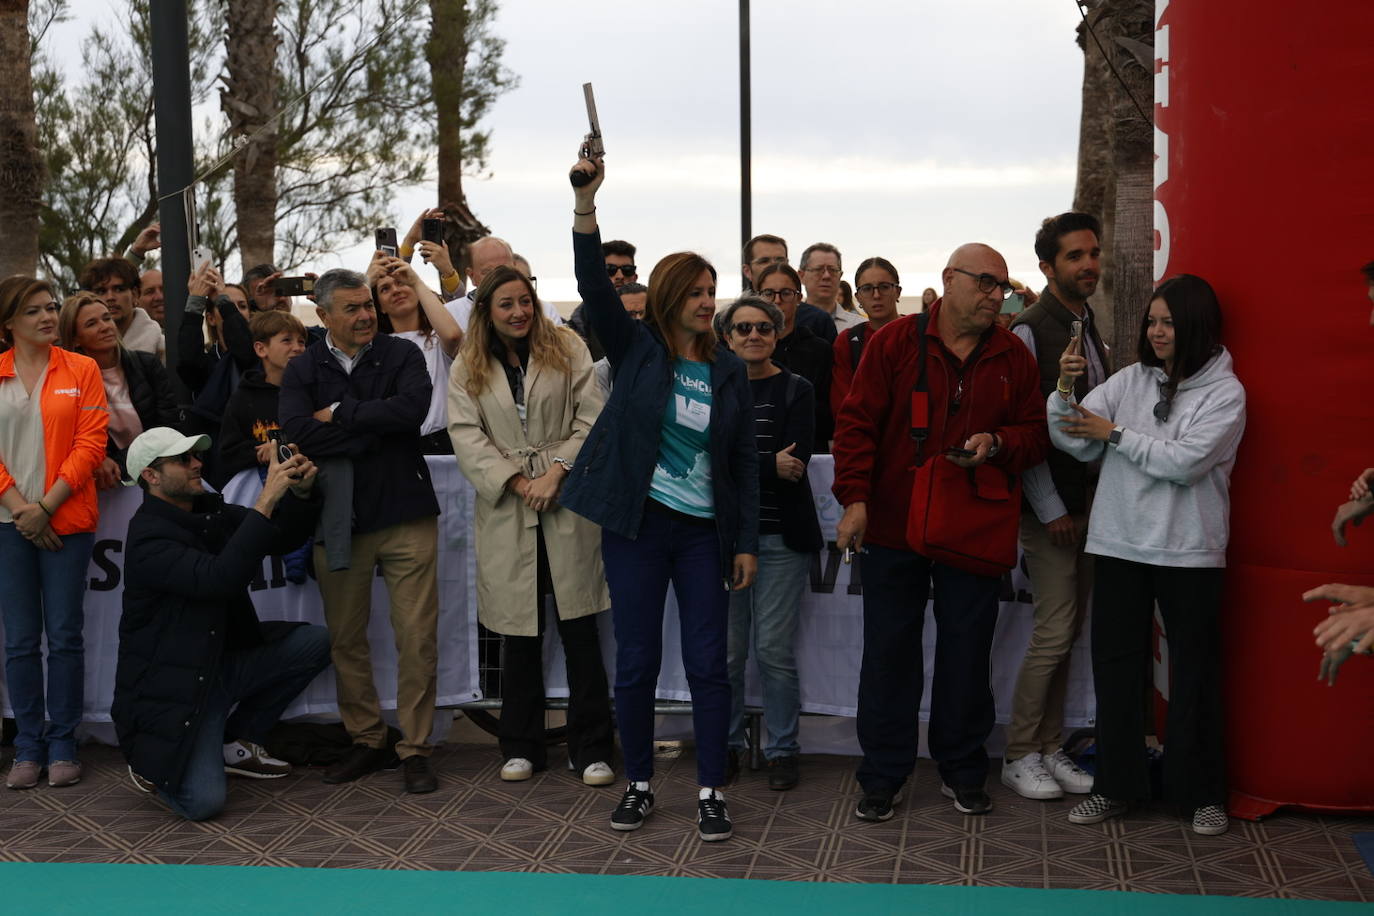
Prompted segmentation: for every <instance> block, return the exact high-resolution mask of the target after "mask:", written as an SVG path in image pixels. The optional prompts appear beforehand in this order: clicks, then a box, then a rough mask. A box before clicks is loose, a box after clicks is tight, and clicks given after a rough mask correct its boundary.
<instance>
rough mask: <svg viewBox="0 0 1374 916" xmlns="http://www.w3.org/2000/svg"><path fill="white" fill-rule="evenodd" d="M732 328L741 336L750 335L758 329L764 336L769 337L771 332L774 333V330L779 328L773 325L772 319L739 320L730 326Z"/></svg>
mask: <svg viewBox="0 0 1374 916" xmlns="http://www.w3.org/2000/svg"><path fill="white" fill-rule="evenodd" d="M730 330H732V331H734V332H735V333H736V334H738V335H740V336H741V337H748V336H749V335H750V334H752V333H754V332H755V331H758V332H759V333H760V334H762V335H763V336H764V337H767V336H768V335H769V334H772V333H773V332H774V331H776V330H777V328H776V327H775V326H774V325H773V322H771V321H737V322H735V323H734V324H733V325H731V326H730Z"/></svg>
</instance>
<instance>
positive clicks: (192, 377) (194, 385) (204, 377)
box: [177, 296, 258, 415]
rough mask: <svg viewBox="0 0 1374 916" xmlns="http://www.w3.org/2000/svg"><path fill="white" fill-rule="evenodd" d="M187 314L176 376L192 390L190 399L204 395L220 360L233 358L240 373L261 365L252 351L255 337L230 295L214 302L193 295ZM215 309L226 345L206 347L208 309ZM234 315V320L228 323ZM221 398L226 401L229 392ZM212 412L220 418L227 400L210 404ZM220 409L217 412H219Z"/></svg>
mask: <svg viewBox="0 0 1374 916" xmlns="http://www.w3.org/2000/svg"><path fill="white" fill-rule="evenodd" d="M186 304H187V309H186V313H185V314H184V315H182V319H181V327H180V328H178V329H177V375H179V376H181V380H182V382H184V383H185V385H186V387H187V388H188V389H190V391H191V399H192V400H198V399H199V398H200V395H201V392H202V391H203V390H204V389H205V388H206V386H207V385H209V383H210V380H211V376H212V375H213V374H214V372H215V367H216V366H218V365H219V363H220V360H222V359H224V358H225V357H231V358H232V359H233V361H234V364H235V365H237V366H238V370H239V372H247V371H248V370H249V369H251V368H253V367H254V366H256V365H258V357H257V354H256V353H254V352H253V338H252V335H250V334H249V333H248V322H246V321H244V320H243V316H242V315H241V314H239V310H238V306H236V305H234V302H233V300H232V299H230V298H229V297H228V296H220V297H219V299H217V300H216V301H214V302H211V301H210V300H209V299H207V298H206V297H204V296H190V297H188V298H187V301H186ZM208 308H214V309H217V310H218V311H219V315H220V322H221V324H222V326H223V328H224V345H225V347H226V348H227V349H224V350H221V349H220V348H219V346H218V345H212V346H210V347H208V348H207V347H206V345H205V331H204V328H205V321H204V315H205V310H206V309H208ZM231 314H232V315H233V317H234V319H236V320H234V321H230V320H229V316H230V315H231ZM193 315H194V316H195V317H194V318H193V317H192V316H193ZM221 397H223V398H224V399H226V400H227V398H228V392H227V391H226V392H224V393H223V394H222V395H221ZM208 407H209V412H212V413H214V414H216V415H218V413H219V411H220V410H223V408H224V400H219V401H218V403H217V404H211V405H208ZM216 408H218V409H216Z"/></svg>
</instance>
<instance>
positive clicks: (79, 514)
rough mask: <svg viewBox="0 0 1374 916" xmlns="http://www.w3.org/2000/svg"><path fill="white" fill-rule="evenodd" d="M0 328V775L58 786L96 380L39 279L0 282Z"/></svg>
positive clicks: (89, 528)
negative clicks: (4, 753)
mask: <svg viewBox="0 0 1374 916" xmlns="http://www.w3.org/2000/svg"><path fill="white" fill-rule="evenodd" d="M101 308H102V309H103V308H104V306H103V305H102V306H101ZM106 314H107V315H108V314H109V313H108V310H107V311H106ZM0 338H3V339H4V341H5V343H7V344H9V345H10V349H8V350H6V351H5V352H4V353H0V583H3V588H4V600H3V601H0V614H3V617H2V618H0V619H3V622H4V629H5V684H6V687H7V688H8V690H9V700H10V705H11V706H12V707H13V708H14V719H15V724H16V725H17V726H18V729H19V733H18V736H17V737H16V738H15V742H14V743H15V755H14V765H13V766H12V767H11V768H10V772H9V776H8V777H7V778H6V780H5V785H7V786H9V788H11V789H31V788H33V787H34V786H36V785H38V778H39V776H40V775H41V774H42V772H43V770H44V768H46V769H47V771H48V785H50V786H69V785H72V784H73V783H75V782H78V781H79V780H80V779H81V764H80V762H79V761H78V760H77V756H76V726H77V725H78V724H80V722H81V706H82V696H83V693H84V684H85V674H86V672H85V647H84V646H83V644H82V635H81V631H82V626H83V623H84V614H83V613H82V607H81V602H82V597H83V595H84V594H85V591H86V567H87V566H88V565H89V564H90V562H91V547H92V545H93V543H94V541H95V527H96V521H97V519H98V517H99V512H100V508H99V505H98V504H97V502H96V495H95V484H94V483H93V481H92V479H91V474H92V472H93V471H94V470H95V468H96V466H97V465H98V464H100V461H101V459H102V458H103V457H104V456H105V423H106V420H107V419H108V414H107V413H106V412H105V390H104V388H103V387H102V386H101V384H100V370H99V368H97V367H96V364H95V363H94V362H92V361H91V360H89V359H87V358H86V357H84V356H78V355H77V354H75V353H69V352H67V351H66V350H62V349H59V348H58V347H56V346H54V344H56V343H57V340H58V305H57V300H56V299H54V298H53V292H52V287H51V286H49V285H48V284H47V283H44V282H43V281H41V280H35V279H33V278H32V277H10V278H8V279H6V280H4V281H3V282H0ZM153 358H154V359H156V357H153ZM45 636H46V638H47V643H48V658H47V669H48V671H47V689H46V690H45V689H44V682H43V654H42V648H41V647H42V641H43V639H44V637H45ZM45 710H46V714H47V715H46V717H47V719H48V720H49V722H48V724H47V725H46V727H45V725H44V719H45V715H44V712H45Z"/></svg>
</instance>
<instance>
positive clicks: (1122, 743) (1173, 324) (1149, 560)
mask: <svg viewBox="0 0 1374 916" xmlns="http://www.w3.org/2000/svg"><path fill="white" fill-rule="evenodd" d="M1137 348H1138V356H1139V362H1137V363H1136V364H1135V365H1133V366H1130V367H1128V368H1126V369H1123V370H1121V371H1120V372H1118V373H1116V374H1115V375H1113V376H1112V377H1111V378H1109V379H1107V381H1106V382H1105V383H1103V384H1101V385H1099V386H1098V387H1096V388H1094V389H1093V390H1092V392H1091V393H1089V394H1088V396H1087V397H1086V398H1084V399H1083V403H1082V404H1078V403H1077V402H1076V400H1075V397H1074V394H1073V387H1074V382H1075V380H1077V378H1078V377H1079V376H1080V375H1082V374H1083V373H1084V371H1086V368H1087V360H1086V359H1085V358H1084V357H1083V356H1082V354H1081V353H1080V342H1079V340H1078V338H1074V339H1073V340H1071V341H1070V342H1069V346H1068V349H1066V350H1065V351H1064V355H1063V356H1061V357H1060V360H1059V367H1060V375H1059V385H1058V391H1057V392H1051V393H1050V395H1049V402H1048V411H1049V424H1050V438H1051V439H1052V440H1053V442H1054V444H1055V446H1057V447H1058V448H1060V449H1062V450H1064V451H1065V452H1068V453H1069V454H1070V455H1073V456H1074V457H1076V458H1078V459H1079V460H1081V461H1094V460H1096V459H1098V458H1101V459H1102V473H1101V477H1100V479H1099V481H1098V484H1097V496H1096V500H1095V501H1094V503H1093V507H1092V513H1091V516H1090V517H1089V521H1088V541H1087V548H1086V549H1087V552H1088V553H1090V554H1094V555H1095V556H1096V560H1095V564H1096V571H1097V572H1096V582H1095V585H1094V588H1093V618H1092V658H1093V685H1094V687H1095V689H1096V692H1097V775H1096V779H1095V780H1094V783H1093V789H1092V794H1091V795H1089V796H1088V798H1087V799H1085V800H1084V801H1083V802H1081V803H1079V804H1078V805H1077V806H1076V807H1075V808H1074V809H1073V810H1072V811H1071V812H1069V820H1070V822H1072V823H1075V824H1096V823H1099V822H1101V821H1103V820H1105V819H1106V818H1109V817H1115V816H1118V815H1121V814H1124V813H1125V812H1126V810H1127V807H1128V806H1129V805H1131V804H1134V803H1138V802H1143V801H1147V800H1148V799H1149V798H1150V776H1149V771H1148V768H1147V759H1146V756H1145V754H1144V753H1143V747H1142V738H1141V736H1142V735H1143V734H1144V732H1145V721H1144V716H1145V700H1146V698H1145V684H1146V682H1147V676H1148V673H1149V670H1150V665H1151V661H1152V654H1151V648H1150V628H1151V622H1152V620H1153V619H1154V607H1155V604H1156V603H1158V605H1159V609H1160V612H1161V614H1162V615H1163V618H1164V629H1165V633H1166V634H1167V636H1168V640H1169V662H1170V667H1171V678H1170V696H1169V720H1168V743H1167V747H1166V751H1165V755H1164V795H1165V798H1166V799H1167V800H1168V801H1170V802H1172V803H1174V804H1176V805H1178V806H1179V808H1180V809H1181V810H1182V811H1183V812H1184V814H1185V815H1189V814H1190V815H1191V816H1192V820H1193V830H1194V831H1195V832H1197V833H1200V834H1219V833H1225V832H1226V829H1227V826H1228V821H1227V818H1226V808H1225V804H1226V793H1227V787H1226V773H1225V760H1224V755H1223V748H1222V735H1223V732H1224V730H1225V729H1224V727H1223V722H1222V711H1221V676H1220V665H1221V651H1220V639H1221V637H1220V626H1219V622H1218V616H1219V614H1220V611H1221V583H1222V571H1223V569H1224V567H1225V566H1226V545H1227V541H1228V538H1229V535H1230V526H1229V516H1230V493H1229V490H1230V479H1231V467H1232V465H1234V464H1235V460H1236V448H1237V446H1238V445H1239V444H1240V439H1241V435H1242V433H1243V432H1244V431H1245V389H1244V388H1243V387H1241V384H1240V381H1239V380H1238V379H1237V378H1236V376H1235V373H1234V372H1233V371H1232V369H1231V355H1230V353H1228V352H1227V351H1226V348H1225V347H1223V346H1222V345H1221V307H1220V305H1219V304H1218V303H1217V298H1216V294H1215V293H1214V292H1213V291H1212V287H1211V286H1209V285H1208V284H1207V281H1205V280H1203V279H1201V278H1200V277H1195V276H1191V275H1189V274H1183V275H1181V276H1177V277H1174V278H1172V279H1169V280H1166V281H1165V282H1164V283H1162V284H1160V286H1159V288H1158V289H1156V290H1155V292H1154V296H1153V297H1152V299H1151V301H1150V308H1149V311H1148V312H1146V314H1145V316H1144V318H1143V319H1142V321H1141V325H1140V336H1139V343H1138V344H1137Z"/></svg>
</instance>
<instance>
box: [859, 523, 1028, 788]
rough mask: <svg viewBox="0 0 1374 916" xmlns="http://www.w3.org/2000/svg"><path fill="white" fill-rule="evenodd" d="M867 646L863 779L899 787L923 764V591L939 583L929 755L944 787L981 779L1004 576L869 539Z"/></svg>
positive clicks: (862, 675)
mask: <svg viewBox="0 0 1374 916" xmlns="http://www.w3.org/2000/svg"><path fill="white" fill-rule="evenodd" d="M862 562H863V585H864V652H863V666H862V668H861V669H860V672H859V716H858V723H857V729H858V735H859V746H860V747H861V748H863V752H864V756H863V760H862V761H861V762H860V763H859V768H858V773H857V777H858V780H859V785H861V786H863V788H864V790H865V791H867V792H876V791H885V792H895V791H897V790H898V789H900V788H901V787H902V784H903V783H905V782H906V780H907V777H909V776H910V775H911V771H912V769H913V768H914V767H915V766H916V743H917V731H918V729H919V728H920V711H921V693H922V691H923V689H924V687H925V670H924V669H925V666H924V662H925V658H924V647H923V641H922V631H923V630H924V629H925V620H926V596H927V594H928V593H929V591H930V584H931V580H932V579H934V582H935V626H936V640H935V674H934V677H933V678H932V682H931V695H930V728H929V731H928V733H927V734H928V738H929V741H930V755H931V756H932V757H934V758H935V762H936V764H937V765H938V767H939V771H940V778H941V779H942V780H944V782H945V784H946V785H949V786H951V787H953V786H964V787H967V786H982V785H983V783H984V781H985V780H986V778H987V772H988V755H987V751H986V750H985V749H984V746H983V745H984V742H986V741H987V739H988V735H989V734H991V732H992V727H993V725H994V724H995V722H996V719H995V716H996V709H995V707H994V705H993V697H992V687H991V685H990V680H989V660H988V659H989V654H990V653H991V651H992V636H993V632H994V631H995V630H996V628H997V614H998V611H999V610H1000V607H1001V606H1000V605H999V604H998V601H997V599H998V593H999V592H1000V590H1001V587H1002V580H1001V579H1000V578H995V577H989V576H976V575H974V574H973V573H968V572H964V571H963V570H959V569H955V568H953V567H952V566H945V565H943V564H940V563H932V562H931V561H930V560H928V559H926V558H925V557H923V556H921V555H920V554H919V553H915V552H913V551H910V550H894V549H893V548H891V547H881V546H879V545H877V544H869V545H867V546H866V547H865V548H864V555H863V561H862Z"/></svg>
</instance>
